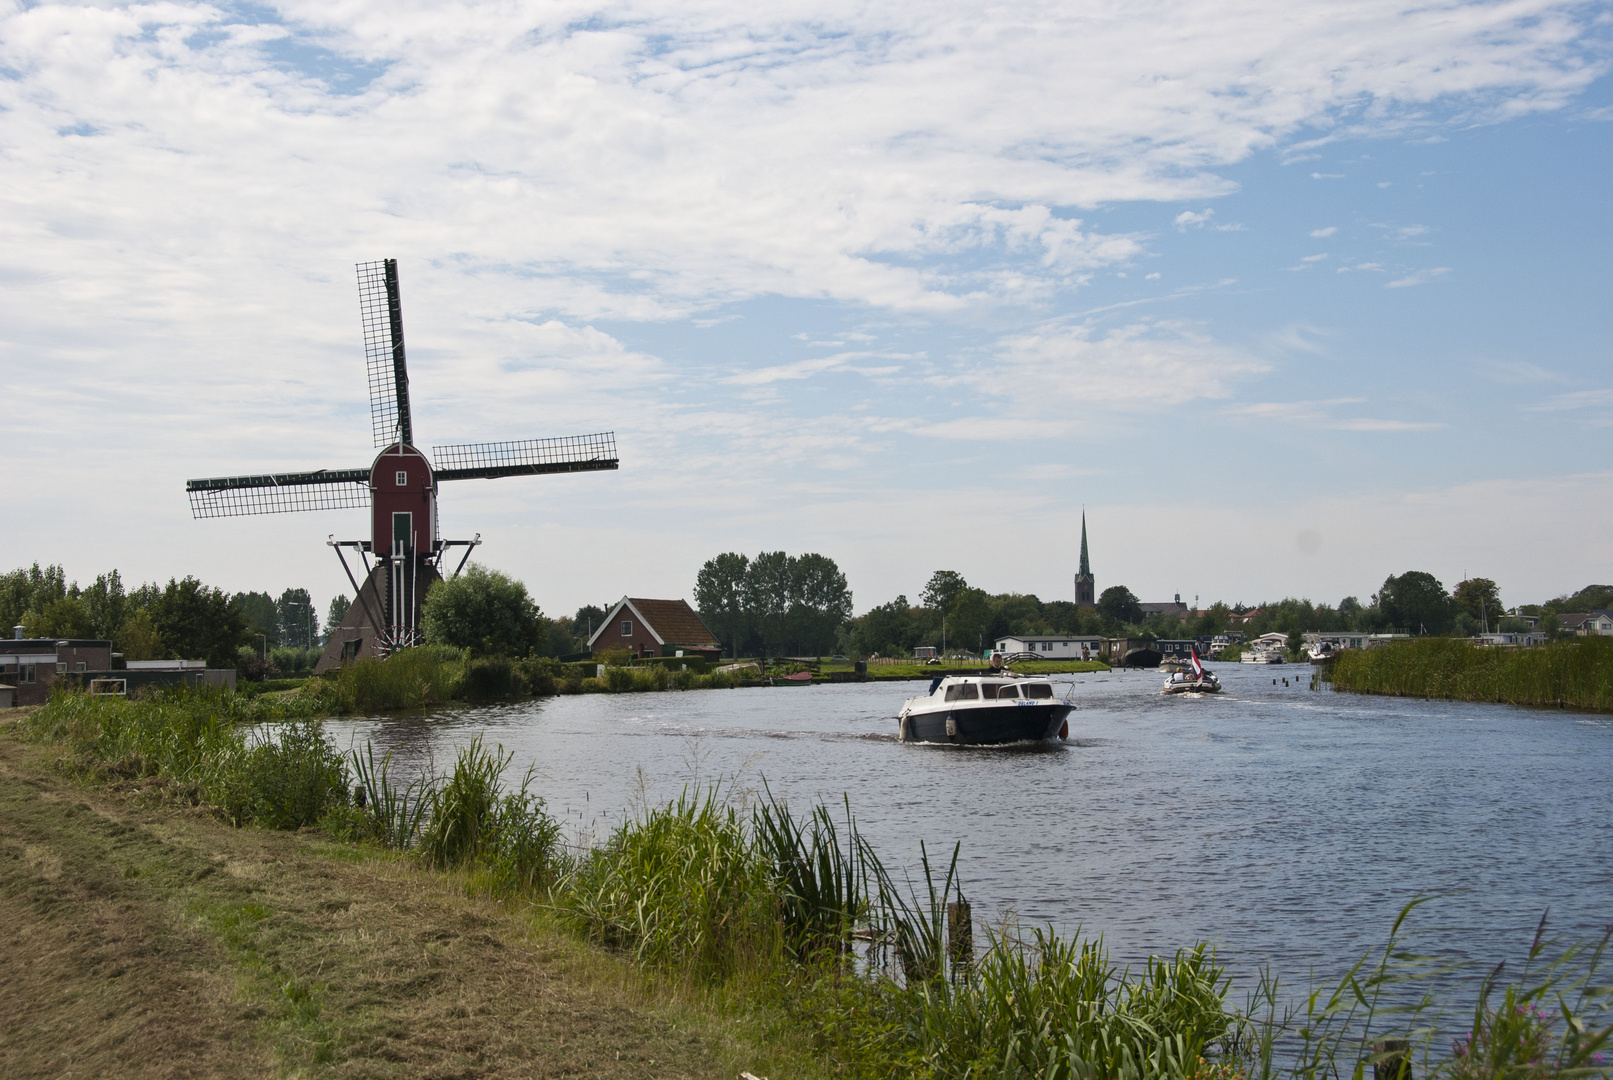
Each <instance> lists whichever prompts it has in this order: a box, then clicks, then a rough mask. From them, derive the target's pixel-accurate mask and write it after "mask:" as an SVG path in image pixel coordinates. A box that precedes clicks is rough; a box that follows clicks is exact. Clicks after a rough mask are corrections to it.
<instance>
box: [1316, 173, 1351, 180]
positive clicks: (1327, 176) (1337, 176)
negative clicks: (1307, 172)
mask: <svg viewBox="0 0 1613 1080" xmlns="http://www.w3.org/2000/svg"><path fill="white" fill-rule="evenodd" d="M1311 179H1312V180H1343V179H1344V174H1343V173H1339V172H1327V173H1324V172H1313V173H1311Z"/></svg>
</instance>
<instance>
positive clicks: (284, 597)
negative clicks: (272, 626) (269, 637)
mask: <svg viewBox="0 0 1613 1080" xmlns="http://www.w3.org/2000/svg"><path fill="white" fill-rule="evenodd" d="M274 611H275V618H276V620H277V623H278V626H279V632H280V640H281V642H282V643H284V644H286V645H296V646H299V647H303V648H306V647H308V646H310V645H312V644H313V643H314V638H316V637H317V636H318V635H319V620H318V619H317V618H315V617H314V598H313V597H311V596H309V595H308V590H307V589H287V590H286V591H285V592H283V593H281V594H280V599H278V600H276V601H275V603H274Z"/></svg>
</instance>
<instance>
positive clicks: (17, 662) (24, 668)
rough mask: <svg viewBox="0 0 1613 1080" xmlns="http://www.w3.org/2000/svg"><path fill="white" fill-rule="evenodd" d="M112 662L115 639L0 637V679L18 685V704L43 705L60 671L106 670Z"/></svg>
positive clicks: (16, 695) (69, 672) (62, 672)
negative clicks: (7, 638)
mask: <svg viewBox="0 0 1613 1080" xmlns="http://www.w3.org/2000/svg"><path fill="white" fill-rule="evenodd" d="M111 666H112V643H111V642H110V641H95V640H89V639H84V640H80V639H77V638H74V639H71V640H67V641H58V640H56V639H54V638H25V637H15V638H12V639H11V640H9V641H6V640H0V683H5V684H7V685H9V686H14V687H16V694H15V695H13V697H14V703H15V704H17V705H41V704H43V703H44V702H45V701H46V700H47V699H49V697H50V685H51V683H53V682H55V681H56V676H57V675H68V674H78V673H80V672H89V671H105V670H106V669H107V668H110V667H111Z"/></svg>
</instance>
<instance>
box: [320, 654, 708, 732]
mask: <svg viewBox="0 0 1613 1080" xmlns="http://www.w3.org/2000/svg"><path fill="white" fill-rule="evenodd" d="M691 665H692V666H690V667H688V668H683V667H677V668H674V667H673V666H672V665H671V664H666V663H661V664H646V665H642V666H631V667H620V666H609V665H607V666H605V668H604V674H603V676H600V675H598V674H597V672H598V671H599V668H600V665H599V664H596V663H593V662H587V663H573V664H563V663H561V662H560V661H558V660H554V659H552V658H549V657H541V656H540V657H529V658H526V659H522V660H512V659H509V658H507V657H501V656H495V657H482V658H472V657H470V656H468V655H467V654H466V653H465V652H463V651H462V650H459V649H453V648H448V647H446V646H438V645H426V646H422V647H420V648H416V649H405V650H403V651H401V652H397V653H393V654H392V655H391V656H389V657H387V658H386V659H384V660H383V659H378V658H376V657H373V656H367V657H361V658H360V659H358V660H356V661H354V662H353V663H351V664H346V665H344V666H343V667H342V668H340V669H339V670H338V671H336V672H334V673H333V674H332V675H330V676H329V677H326V678H322V679H312V680H309V681H308V682H307V683H306V684H304V685H303V686H302V687H301V688H300V690H299V694H300V696H301V697H302V698H303V699H304V700H306V701H307V702H309V703H310V704H309V706H308V707H309V708H310V709H312V710H313V711H314V712H318V713H323V714H325V715H340V714H346V713H378V712H396V711H400V710H405V709H423V708H431V707H434V706H441V705H447V704H450V703H452V702H456V701H460V702H467V703H472V704H475V703H486V702H495V701H519V700H521V699H524V698H530V697H549V696H551V695H554V694H620V693H642V692H650V691H664V690H717V689H726V688H728V687H732V686H734V685H735V682H736V681H735V679H734V678H733V677H732V676H730V675H727V674H724V673H722V672H703V671H699V670H695V667H697V666H701V665H698V664H695V663H694V662H691Z"/></svg>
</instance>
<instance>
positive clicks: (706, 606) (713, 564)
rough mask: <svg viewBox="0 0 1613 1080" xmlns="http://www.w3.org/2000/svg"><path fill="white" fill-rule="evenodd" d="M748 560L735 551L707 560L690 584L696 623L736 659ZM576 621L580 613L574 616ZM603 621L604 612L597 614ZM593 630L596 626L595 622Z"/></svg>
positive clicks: (744, 624)
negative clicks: (698, 617)
mask: <svg viewBox="0 0 1613 1080" xmlns="http://www.w3.org/2000/svg"><path fill="white" fill-rule="evenodd" d="M749 570H750V560H749V559H748V558H746V557H745V556H743V555H741V554H739V552H737V551H728V552H724V553H723V554H721V555H718V556H716V557H715V558H712V559H707V560H706V563H705V565H704V566H702V567H701V568H700V572H699V573H698V574H696V575H695V580H694V605H695V610H696V611H698V612H699V613H700V621H701V622H703V623H705V624H706V627H707V629H709V630H710V631H711V632H712V633H713V634H716V635H717V640H718V641H720V642H722V643H723V645H724V646H726V647H727V649H728V653H729V655H730V656H738V655H739V652H738V649H739V645H740V639H741V638H743V637H745V636H746V631H747V629H748V626H747V622H746V611H747V607H746V603H745V578H746V575H747V573H748V572H749ZM577 614H578V616H579V617H580V616H581V615H582V612H580V611H579V612H578V613H577ZM600 617H601V618H603V617H604V612H600ZM594 625H595V626H598V625H599V623H598V621H597V620H596V621H595V624H594Z"/></svg>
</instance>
